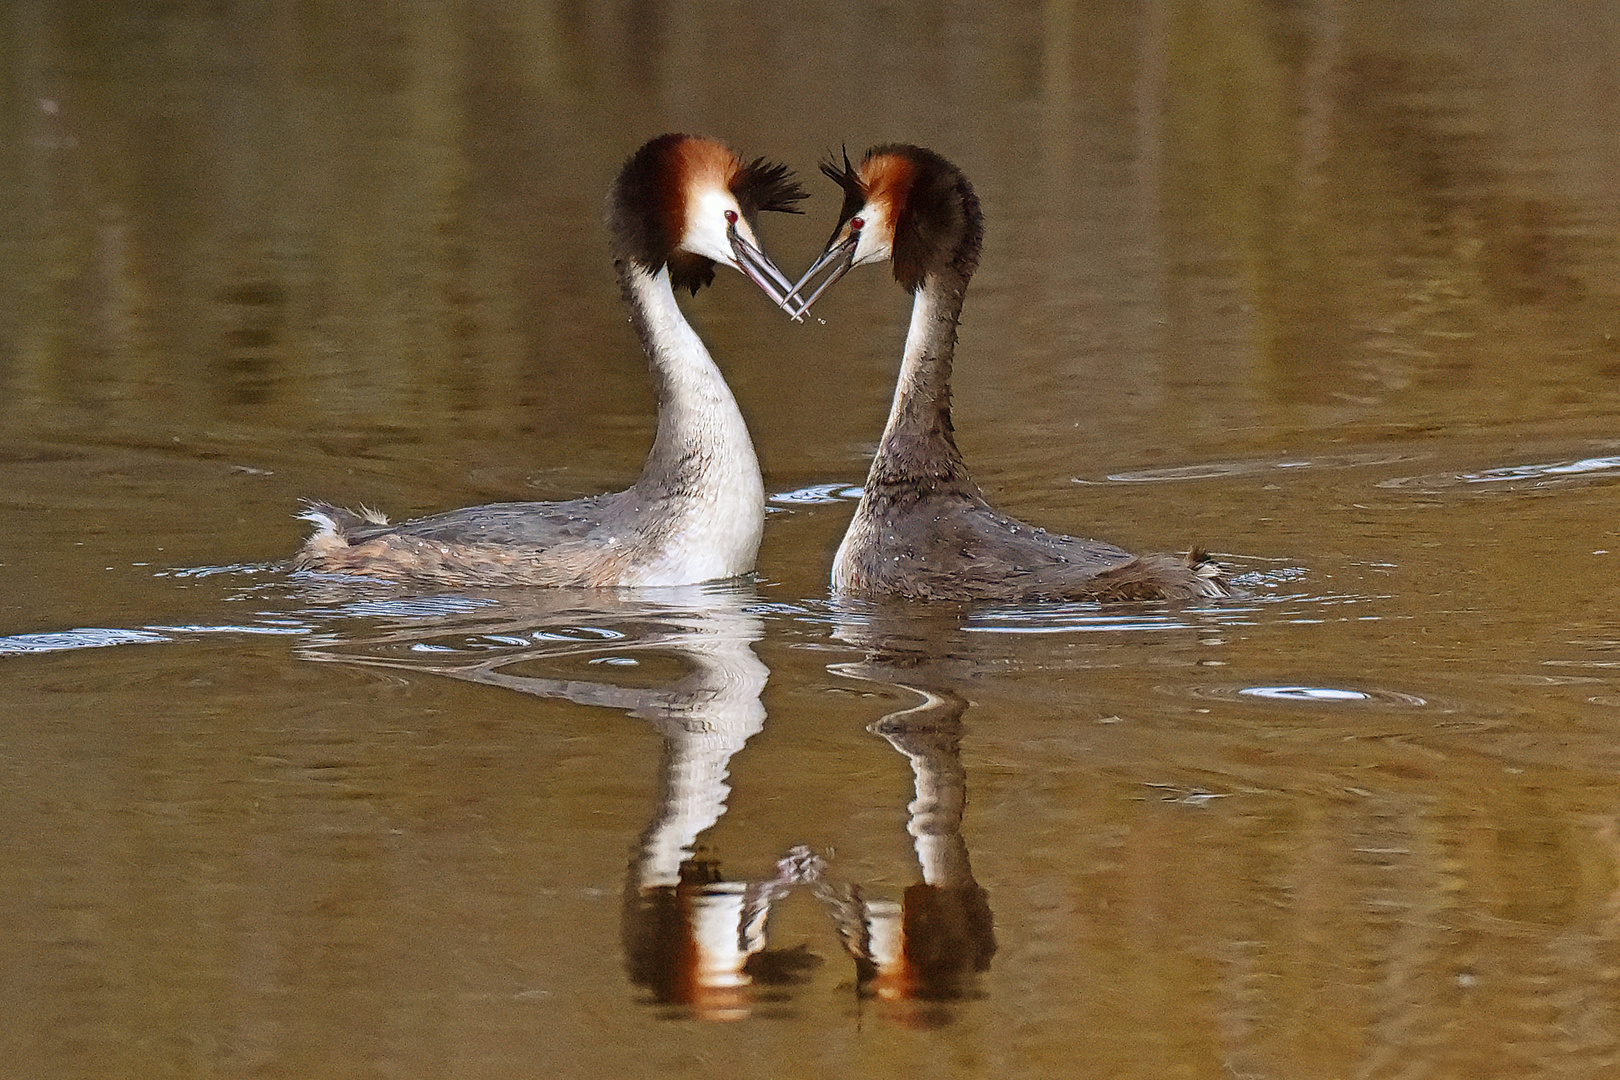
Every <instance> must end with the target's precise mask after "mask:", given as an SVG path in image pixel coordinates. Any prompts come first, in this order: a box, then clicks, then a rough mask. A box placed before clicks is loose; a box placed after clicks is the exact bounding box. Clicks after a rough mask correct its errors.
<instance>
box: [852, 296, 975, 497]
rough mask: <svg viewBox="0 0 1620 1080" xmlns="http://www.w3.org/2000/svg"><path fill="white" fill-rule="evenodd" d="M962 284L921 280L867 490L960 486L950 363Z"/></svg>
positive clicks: (963, 479)
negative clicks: (921, 485)
mask: <svg viewBox="0 0 1620 1080" xmlns="http://www.w3.org/2000/svg"><path fill="white" fill-rule="evenodd" d="M966 293H967V278H966V277H964V276H963V275H961V274H959V273H957V272H955V271H954V270H952V269H946V270H943V271H940V272H935V273H931V274H929V275H927V276H926V277H924V278H923V283H922V286H921V287H920V288H919V289H918V290H917V293H916V300H915V301H914V302H913V304H912V309H911V329H910V330H909V331H908V332H907V334H906V347H905V354H904V357H903V359H902V360H901V362H900V378H899V381H898V383H897V384H896V386H895V391H894V405H893V406H892V407H891V409H890V410H889V422H888V425H887V426H886V427H885V428H884V429H883V441H882V442H881V443H880V444H879V446H878V451H877V454H876V456H875V457H874V458H873V459H872V470H871V472H870V473H869V474H868V477H867V486H868V487H871V486H872V485H873V484H892V483H917V482H925V483H928V484H930V486H936V485H939V484H941V483H946V484H952V485H965V486H966V487H967V488H968V489H970V490H971V491H972V492H973V493H974V494H977V489H976V488H974V487H973V481H972V480H970V479H969V478H968V473H967V466H966V465H965V464H964V463H963V462H962V455H961V452H960V451H958V450H957V448H956V434H955V431H954V429H953V428H952V426H951V360H952V357H953V356H954V354H955V352H956V324H957V321H958V320H959V318H960V317H961V314H962V300H963V297H964V296H965V295H966Z"/></svg>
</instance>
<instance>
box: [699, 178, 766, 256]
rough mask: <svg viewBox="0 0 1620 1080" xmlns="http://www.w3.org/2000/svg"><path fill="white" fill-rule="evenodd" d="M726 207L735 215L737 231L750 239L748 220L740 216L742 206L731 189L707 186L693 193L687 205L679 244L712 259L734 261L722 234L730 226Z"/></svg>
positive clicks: (751, 239) (745, 238)
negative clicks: (683, 230)
mask: <svg viewBox="0 0 1620 1080" xmlns="http://www.w3.org/2000/svg"><path fill="white" fill-rule="evenodd" d="M728 210H729V211H731V212H732V213H733V214H736V215H737V231H738V233H739V234H741V236H742V238H743V239H744V240H747V241H748V242H749V243H753V242H754V238H753V235H752V233H751V231H750V230H749V228H748V222H747V221H745V220H743V217H742V208H741V207H739V206H738V205H737V200H736V199H735V198H733V197H732V194H731V192H729V191H726V190H725V189H724V188H707V189H705V190H702V191H699V192H697V193H695V194H694V195H693V196H692V199H691V202H690V203H688V205H687V210H686V235H685V236H683V237H681V247H683V248H685V249H686V250H687V251H690V252H692V253H694V254H697V255H705V256H707V257H709V258H711V259H713V260H715V261H716V262H723V263H727V264H732V263H735V262H736V259H735V257H734V256H733V255H732V253H731V241H730V240H729V239H728V238H727V236H726V230H727V229H729V228H730V227H731V222H729V221H727V220H726V211H728ZM756 246H757V245H756Z"/></svg>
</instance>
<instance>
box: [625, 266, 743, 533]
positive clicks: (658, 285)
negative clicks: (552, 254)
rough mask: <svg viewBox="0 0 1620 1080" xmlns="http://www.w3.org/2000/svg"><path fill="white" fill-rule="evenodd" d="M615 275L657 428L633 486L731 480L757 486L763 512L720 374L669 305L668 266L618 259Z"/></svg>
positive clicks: (657, 494) (700, 485) (733, 404)
mask: <svg viewBox="0 0 1620 1080" xmlns="http://www.w3.org/2000/svg"><path fill="white" fill-rule="evenodd" d="M619 283H620V285H621V287H622V288H623V290H624V297H625V300H626V301H627V302H628V303H629V305H630V311H631V322H632V323H633V324H634V325H635V328H636V333H637V334H638V335H639V336H640V338H641V345H642V348H643V349H644V350H645V351H646V353H647V360H648V363H649V364H650V365H651V367H652V375H653V382H654V384H655V388H656V390H657V394H658V434H657V435H656V436H655V437H654V439H653V445H652V451H651V452H650V453H649V454H648V455H647V464H646V466H645V467H644V468H643V469H642V473H641V477H640V478H639V479H638V480H637V481H636V489H637V490H638V491H639V492H641V493H642V494H643V495H646V496H649V497H653V498H661V497H665V496H668V495H670V494H686V493H695V492H697V491H698V490H699V489H709V488H712V487H713V486H714V485H715V484H716V483H722V484H733V483H735V484H738V485H740V486H741V488H742V491H741V492H740V494H742V495H744V496H745V497H751V494H750V486H751V488H752V489H758V490H759V492H760V495H759V501H760V503H761V507H762V508H761V511H760V512H761V514H763V489H762V488H761V486H760V485H761V481H760V478H759V461H758V459H757V458H756V457H755V455H754V444H753V442H752V441H751V440H750V439H749V437H748V427H747V425H746V424H745V423H744V422H743V417H742V413H741V412H740V411H739V410H738V408H737V399H736V398H734V397H732V395H731V388H730V387H728V386H727V385H726V380H725V377H724V376H722V375H721V374H720V369H719V368H717V367H716V366H715V364H714V360H713V359H712V358H711V357H710V356H709V350H708V349H706V348H704V347H703V341H702V340H701V339H700V338H699V337H698V335H697V331H695V330H693V329H692V327H691V325H690V324H689V323H688V322H687V321H686V317H685V316H684V315H682V314H681V309H680V307H679V306H677V305H676V303H675V293H674V291H673V290H672V289H671V288H670V282H669V271H668V269H667V268H665V269H660V270H659V271H658V272H657V273H656V274H649V273H647V272H646V271H644V270H641V269H639V268H637V267H636V266H634V265H633V264H631V263H630V262H628V261H621V262H620V263H619Z"/></svg>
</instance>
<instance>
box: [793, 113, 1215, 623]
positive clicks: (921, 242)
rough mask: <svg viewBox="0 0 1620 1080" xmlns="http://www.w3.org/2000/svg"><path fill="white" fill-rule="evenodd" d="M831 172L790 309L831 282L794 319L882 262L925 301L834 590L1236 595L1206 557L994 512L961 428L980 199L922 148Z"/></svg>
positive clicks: (948, 596) (1034, 596)
mask: <svg viewBox="0 0 1620 1080" xmlns="http://www.w3.org/2000/svg"><path fill="white" fill-rule="evenodd" d="M821 171H822V172H823V173H825V174H826V175H827V176H828V177H830V178H831V179H833V180H834V181H836V182H837V183H838V185H839V186H840V187H842V188H843V189H844V205H843V209H842V211H841V212H840V214H839V218H838V226H837V228H836V229H834V230H833V235H832V239H831V240H830V241H829V242H828V244H827V250H826V251H825V252H824V253H823V254H822V255H821V257H820V258H819V259H817V260H816V261H815V263H813V264H812V265H811V267H810V269H809V270H807V271H806V272H805V275H804V277H803V278H801V279H800V280H799V283H798V284H797V285H795V286H794V289H793V292H792V293H791V294H789V297H788V300H789V303H790V304H791V303H793V302H794V301H795V300H796V299H797V298H798V294H799V292H800V291H802V290H803V289H804V288H806V287H807V285H808V283H809V282H811V281H813V280H814V279H815V276H816V275H817V274H818V273H820V272H821V271H822V270H823V269H825V268H827V267H831V270H830V271H829V273H828V276H827V278H826V280H824V281H823V282H822V283H821V285H820V286H819V287H818V288H817V289H816V290H815V292H813V293H811V294H810V296H809V297H808V298H807V299H804V300H802V301H801V302H800V303H799V305H798V306H799V310H798V311H797V312H796V313H795V314H796V315H797V316H802V315H803V314H804V312H805V311H808V310H809V307H810V305H811V304H813V303H815V301H816V298H817V297H819V296H820V295H821V294H822V293H823V292H824V291H826V289H827V287H828V286H830V285H831V284H832V283H833V282H835V281H837V280H838V279H839V278H841V277H842V276H843V275H844V274H845V273H847V272H848V271H849V270H850V269H851V268H853V267H856V266H864V265H866V264H868V263H876V262H882V261H883V260H885V259H889V260H892V261H893V263H894V276H895V278H896V280H898V281H899V282H900V284H901V285H902V286H903V287H905V289H906V290H907V291H909V292H911V293H913V294H915V296H916V300H915V301H914V303H913V306H912V310H911V328H910V330H909V331H908V332H907V334H906V345H905V353H904V355H903V357H902V359H901V363H900V378H899V382H898V385H897V386H896V388H895V394H894V405H893V407H892V408H891V409H890V411H889V421H888V424H887V426H886V427H885V428H884V429H883V440H882V442H881V443H880V444H879V445H878V449H877V454H876V456H874V457H873V459H872V468H871V471H870V472H868V474H867V477H866V486H865V487H864V488H863V489H862V492H861V501H860V504H859V505H858V506H857V507H856V509H855V518H854V520H853V521H851V522H850V525H849V529H848V531H847V532H845V533H844V540H843V543H841V544H840V545H839V547H838V554H837V556H836V557H835V559H834V560H833V571H832V583H833V588H834V589H835V590H836V591H838V592H841V593H846V594H849V595H853V596H871V597H876V596H903V597H913V598H918V599H938V600H979V599H1008V600H1019V599H1022V600H1059V599H1063V600H1174V599H1186V598H1191V597H1213V596H1225V595H1227V593H1228V589H1227V587H1226V586H1225V584H1224V583H1223V582H1222V581H1221V579H1220V577H1219V576H1218V571H1217V569H1216V567H1215V566H1214V565H1213V564H1211V563H1210V562H1209V561H1208V560H1207V558H1206V557H1205V556H1204V555H1203V554H1202V553H1199V552H1193V553H1191V554H1188V555H1185V556H1176V555H1143V556H1135V555H1132V554H1131V553H1130V552H1127V551H1123V550H1121V549H1119V548H1117V547H1114V546H1113V545H1112V544H1105V543H1101V542H1099V541H1096V540H1079V539H1075V538H1074V537H1070V536H1061V535H1057V534H1055V533H1049V532H1047V531H1046V530H1044V529H1038V528H1035V527H1034V526H1032V525H1026V524H1025V523H1023V522H1022V521H1018V520H1017V519H1015V518H1011V517H1008V516H1007V515H1006V514H1002V513H998V512H997V511H996V510H995V509H993V508H992V507H991V506H990V504H989V503H987V502H985V500H984V496H983V495H982V494H981V493H980V491H979V488H978V485H976V484H975V483H974V482H973V479H972V478H971V477H970V476H969V475H968V471H967V466H966V465H965V464H964V463H963V461H962V455H961V453H960V452H959V451H958V450H957V448H956V437H955V435H954V433H953V429H952V427H951V358H952V354H953V353H954V351H955V349H956V326H957V321H958V319H959V317H960V315H961V312H962V298H963V296H964V295H965V294H966V292H967V285H968V279H969V278H971V277H972V276H973V271H974V269H975V268H976V267H977V266H978V263H979V246H980V242H981V240H982V239H983V235H984V225H983V217H982V215H981V214H980V212H979V200H978V197H977V196H975V195H974V194H973V187H972V185H970V184H969V183H968V181H967V177H965V176H963V175H962V172H961V170H959V169H957V167H956V166H954V165H952V164H951V163H950V162H949V161H946V160H945V159H944V158H942V157H940V156H939V155H938V154H936V153H934V152H933V151H931V150H925V149H923V148H922V147H919V146H906V145H888V146H878V147H874V148H873V149H871V150H869V151H868V152H867V154H866V157H865V158H864V159H863V160H862V161H861V164H860V166H859V167H858V168H857V167H855V166H852V165H851V164H850V162H849V157H848V155H845V157H844V162H843V166H842V167H840V166H839V165H838V164H837V163H835V162H830V161H829V162H828V163H826V164H824V165H822V167H821Z"/></svg>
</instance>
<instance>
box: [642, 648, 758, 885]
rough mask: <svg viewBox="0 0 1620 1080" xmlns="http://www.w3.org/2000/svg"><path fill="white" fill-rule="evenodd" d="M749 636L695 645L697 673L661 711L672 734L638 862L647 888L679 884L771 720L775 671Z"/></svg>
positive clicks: (661, 726)
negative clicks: (766, 694)
mask: <svg viewBox="0 0 1620 1080" xmlns="http://www.w3.org/2000/svg"><path fill="white" fill-rule="evenodd" d="M749 640H750V639H749V638H746V637H742V636H737V637H730V636H718V637H715V638H707V639H703V640H701V644H702V645H703V648H702V649H701V650H697V649H694V650H693V651H692V652H691V653H690V656H691V659H692V661H693V663H694V665H695V670H694V672H693V673H692V674H691V675H690V676H688V677H687V678H686V679H683V680H681V683H680V685H679V689H678V691H677V692H676V693H674V694H672V695H671V697H670V701H669V704H668V706H667V708H664V709H660V710H659V711H658V712H657V713H656V714H655V715H654V716H653V718H652V719H653V724H654V726H655V727H657V728H658V730H659V732H660V734H662V735H663V736H664V754H663V759H662V762H661V764H660V768H659V777H660V791H659V799H658V811H657V816H656V817H654V819H653V821H652V823H651V824H650V825H649V826H648V827H647V831H646V832H645V833H643V834H642V839H641V849H640V854H639V855H638V857H637V861H636V867H635V871H634V873H635V877H636V884H637V885H639V886H641V887H643V888H651V887H656V886H661V885H675V884H676V883H678V882H679V881H680V868H681V864H682V863H683V862H685V861H686V860H687V859H689V858H691V856H692V848H693V845H695V844H696V842H697V838H698V836H700V835H701V834H702V833H703V832H704V831H705V830H707V829H709V828H710V827H712V826H713V825H714V824H715V823H716V822H717V821H719V820H720V817H721V815H722V814H724V813H725V809H726V796H727V795H729V794H730V793H731V788H730V787H728V786H727V784H726V777H727V767H728V766H729V764H730V762H731V756H732V755H733V754H735V753H736V752H737V751H738V750H740V749H742V747H743V744H744V743H746V742H747V741H748V739H749V738H750V737H751V736H752V735H754V734H755V733H756V732H758V731H759V730H760V729H761V728H762V727H764V725H765V706H764V705H763V704H761V702H760V694H761V693H762V692H763V690H764V689H765V680H766V678H767V677H768V675H769V670H768V669H767V668H766V667H765V665H764V664H763V663H761V662H760V660H759V658H758V657H757V656H755V655H754V651H753V649H751V648H750V647H749Z"/></svg>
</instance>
